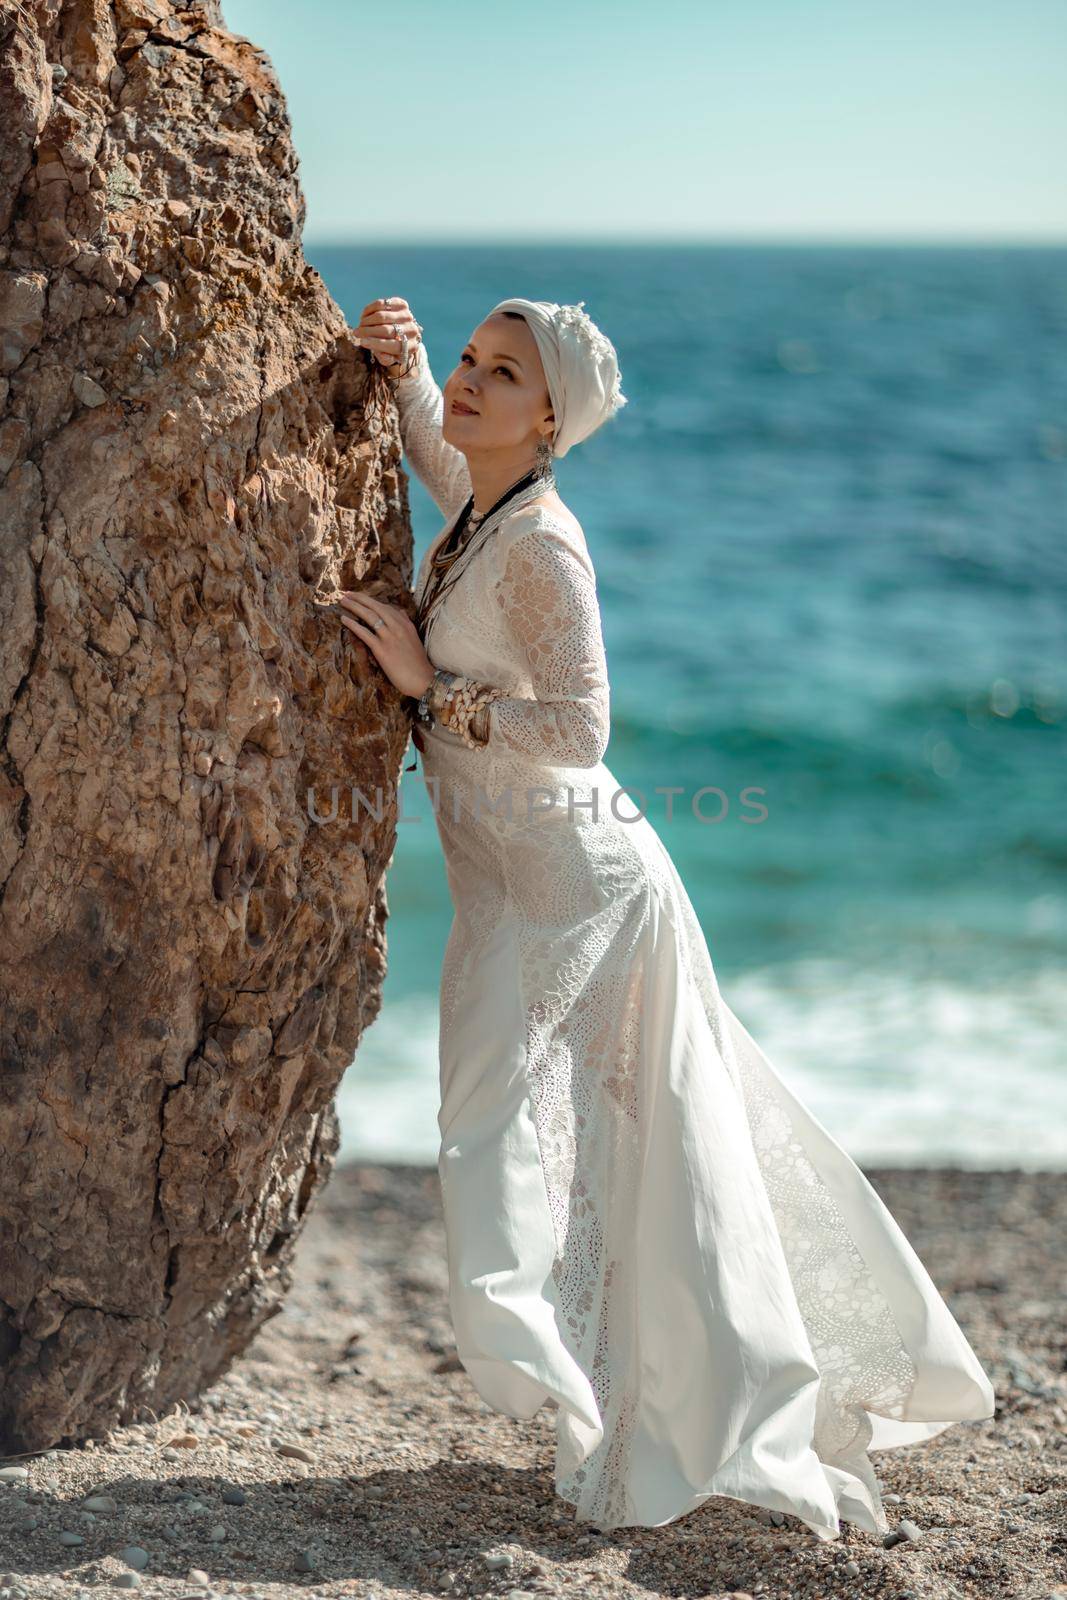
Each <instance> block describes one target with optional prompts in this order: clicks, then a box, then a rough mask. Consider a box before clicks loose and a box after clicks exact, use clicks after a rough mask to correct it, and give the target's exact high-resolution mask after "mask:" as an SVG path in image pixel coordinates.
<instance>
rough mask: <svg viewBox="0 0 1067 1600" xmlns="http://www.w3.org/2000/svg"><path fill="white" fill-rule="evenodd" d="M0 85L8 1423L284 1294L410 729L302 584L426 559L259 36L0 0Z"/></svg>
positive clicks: (97, 1411)
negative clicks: (357, 799) (309, 230)
mask: <svg viewBox="0 0 1067 1600" xmlns="http://www.w3.org/2000/svg"><path fill="white" fill-rule="evenodd" d="M0 105H2V106H3V115H2V129H0V557H2V568H0V628H2V638H3V643H2V650H0V663H2V666H0V730H2V738H0V886H2V889H0V893H2V901H0V984H2V994H0V1003H2V1004H0V1453H11V1452H13V1451H17V1450H29V1449H38V1448H42V1447H45V1446H48V1445H52V1444H54V1443H56V1442H59V1441H62V1440H64V1439H77V1438H80V1437H84V1436H88V1435H92V1434H99V1433H100V1432H102V1431H103V1430H104V1429H105V1428H106V1427H108V1426H109V1425H112V1424H114V1423H115V1422H117V1421H128V1420H130V1419H131V1418H133V1417H134V1416H136V1415H137V1414H139V1413H140V1412H141V1411H142V1409H143V1408H144V1407H146V1406H151V1407H152V1408H153V1409H154V1410H155V1411H157V1412H158V1411H160V1410H163V1409H165V1408H166V1407H167V1406H168V1405H170V1404H172V1403H173V1401H174V1400H175V1399H176V1398H178V1397H187V1396H190V1395H191V1394H193V1393H195V1391H196V1390H197V1389H199V1388H201V1387H202V1386H203V1385H205V1384H206V1383H208V1382H210V1381H212V1380H213V1379H214V1378H215V1377H216V1376H218V1375H219V1374H220V1373H221V1372H222V1371H223V1370H224V1369H225V1368H226V1367H227V1365H228V1364H229V1363H230V1362H231V1361H232V1359H233V1358H234V1356H235V1355H236V1354H237V1353H238V1352H239V1351H240V1350H241V1349H242V1348H243V1347H244V1346H245V1345H246V1344H247V1343H248V1341H249V1340H250V1339H251V1337H252V1336H253V1335H254V1333H255V1332H256V1330H257V1328H258V1327H259V1326H260V1325H261V1324H262V1323H263V1322H264V1320H265V1319H266V1318H268V1317H270V1316H271V1315H273V1314H274V1313H275V1312H276V1311H277V1310H278V1309H279V1305H280V1301H281V1298H282V1296H283V1295H284V1292H285V1290H286V1289H287V1288H288V1286H289V1270H290V1261H291V1257H292V1252H293V1247H294V1242H295V1240H296V1238H297V1236H298V1234H299V1232H300V1230H301V1228H302V1226H303V1221H304V1218H305V1216H306V1214H307V1209H308V1206H309V1203H310V1202H311V1200H312V1199H313V1197H314V1195H315V1194H316V1192H317V1191H318V1190H319V1188H320V1187H321V1185H322V1184H323V1182H324V1180H325V1178H326V1177H327V1176H328V1173H329V1171H330V1169H331V1166H332V1163H333V1158H334V1156H335V1153H336V1149H337V1144H338V1136H337V1123H336V1116H335V1112H334V1109H333V1103H332V1102H333V1096H334V1092H335V1090H336V1088H337V1085H338V1082H339V1080H340V1078H341V1076H342V1074H343V1072H344V1070H345V1068H346V1066H347V1065H348V1063H349V1062H350V1061H351V1059H352V1056H353V1053H354V1051H355V1048H356V1045H357V1043H358V1040H359V1037H360V1034H361V1032H362V1030H363V1028H365V1027H366V1026H367V1024H368V1023H369V1022H370V1021H371V1020H372V1019H373V1018H374V1016H375V1015H376V1014H377V1010H378V1007H379V1004H380V985H381V979H382V976H383V970H384V953H385V939H384V923H385V918H386V903H385V898H384V893H383V888H382V884H383V876H384V873H385V869H386V867H387V865H388V863H389V860H390V859H391V856H392V851H393V847H394V844H395V841H396V809H395V803H394V802H395V785H396V783H397V779H398V774H399V771H400V765H401V761H402V758H403V753H404V749H405V746H406V742H407V736H408V729H409V717H408V714H407V711H406V708H405V705H404V702H403V700H402V697H401V696H399V695H398V694H397V693H396V691H395V690H394V689H393V687H392V685H391V684H390V683H389V681H388V679H387V678H386V677H385V676H384V674H383V673H382V672H381V670H380V669H379V667H378V666H377V663H376V662H375V661H374V659H373V657H372V655H371V654H370V652H369V651H367V650H366V648H365V647H364V646H363V645H362V644H361V643H360V642H359V641H358V640H356V638H355V636H354V635H353V634H351V633H349V632H348V631H347V630H346V629H344V628H343V627H342V626H341V624H340V621H339V619H338V616H337V615H336V614H335V612H332V611H329V610H327V609H326V608H325V607H324V606H323V603H322V602H323V601H324V600H326V599H328V598H330V597H331V596H332V595H333V593H334V592H335V591H336V589H337V588H344V587H348V586H350V585H353V584H355V583H357V582H362V581H367V580H368V579H377V580H380V582H379V585H378V588H377V591H376V592H378V593H380V594H381V595H382V596H383V597H385V598H390V599H393V600H395V601H397V602H398V603H403V602H404V601H405V599H406V598H407V591H408V590H409V588H410V582H411V576H412V572H411V540H410V525H409V522H408V516H407V496H406V486H405V480H404V478H403V476H402V473H401V469H400V465H399V461H400V452H399V443H398V437H397V432H396V426H395V413H393V412H392V411H391V410H390V409H389V408H388V407H387V406H379V405H377V404H375V405H374V406H369V405H368V404H367V403H366V402H367V399H368V396H369V391H370V380H369V378H368V370H367V365H366V357H365V356H364V355H363V353H362V352H360V351H358V350H355V349H353V348H352V346H351V345H350V344H349V343H348V342H347V338H346V334H347V330H346V325H345V319H344V317H343V316H342V314H341V312H340V310H339V309H338V308H337V306H336V305H335V304H334V303H333V302H332V300H331V299H330V297H329V295H328V294H327V292H326V289H325V286H324V285H323V282H322V280H321V278H320V277H319V276H318V274H317V273H316V272H315V271H314V270H313V269H312V268H310V267H308V266H307V264H306V263H305V261H304V259H303V256H302V254H301V247H300V230H301V226H302V223H303V217H304V201H303V197H302V194H301V191H300V188H299V186H298V183H297V177H296V160H295V157H294V154H293V149H292V144H291V142H290V135H289V126H288V122H287V118H286V112H285V106H284V102H283V99H282V96H281V93H280V91H279V88H278V84H277V81H276V79H275V76H274V72H273V69H272V68H271V65H270V62H269V61H268V60H267V58H266V57H265V56H264V54H263V53H262V51H260V50H258V49H256V48H255V47H254V46H253V45H252V44H250V43H249V42H248V41H246V40H243V39H239V38H236V37H234V36H233V35H231V34H229V33H228V32H227V31H226V30H225V27H224V25H223V22H222V18H221V16H220V14H219V10H218V7H217V5H216V4H215V3H214V0H201V3H196V4H194V3H188V4H185V5H184V6H182V5H179V4H171V3H169V0H0ZM372 292H373V291H372ZM368 297H369V296H368ZM375 382H376V383H377V380H375ZM376 393H377V391H376ZM382 419H384V422H383V420H382ZM334 784H337V785H338V787H339V797H338V814H337V817H336V819H335V820H334V821H332V822H320V821H316V820H313V818H312V815H311V811H312V809H314V811H315V813H316V815H317V816H319V817H323V816H329V814H330V811H331V798H332V796H331V788H332V785H334ZM351 785H357V786H359V787H360V788H361V789H362V791H363V793H364V794H366V796H367V797H368V799H369V800H370V801H371V802H372V803H374V802H375V801H376V798H377V796H376V790H377V788H378V786H380V787H381V791H382V794H381V799H382V805H381V806H380V807H377V806H375V809H378V810H380V812H381V814H380V816H376V815H374V813H373V811H372V810H370V809H369V808H368V807H367V806H363V805H359V804H357V805H356V806H355V807H353V806H352V805H351V803H350V799H349V786H351ZM309 788H313V789H314V805H313V807H312V806H309V797H308V790H309Z"/></svg>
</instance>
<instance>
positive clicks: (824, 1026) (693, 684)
mask: <svg viewBox="0 0 1067 1600" xmlns="http://www.w3.org/2000/svg"><path fill="white" fill-rule="evenodd" d="M308 255H309V258H310V259H311V260H312V262H313V264H314V265H315V266H316V267H317V268H318V269H319V271H320V272H321V273H322V275H323V277H324V278H325V280H326V282H327V284H328V286H329V288H330V289H331V291H332V293H333V294H334V296H335V297H336V299H337V300H338V301H339V303H340V304H341V306H342V307H343V308H344V310H345V312H346V314H347V316H348V319H349V321H350V323H353V324H354V323H355V322H356V321H357V320H358V316H359V312H360V310H361V308H362V306H363V305H364V304H365V302H366V301H368V300H371V299H373V298H375V297H376V296H378V295H386V294H401V295H403V296H404V297H405V298H406V299H407V300H408V301H410V303H411V305H412V307H413V309H414V311H415V314H416V316H417V317H418V319H419V321H420V322H421V323H422V324H423V325H424V328H425V340H426V346H427V351H428V354H429V357H430V362H431V365H432V368H433V371H434V373H435V375H436V377H437V379H438V381H439V382H443V381H444V379H445V378H446V377H447V375H448V373H449V372H450V371H451V369H452V367H453V366H454V365H455V363H456V361H457V359H458V356H459V351H460V349H461V348H462V346H463V343H464V342H465V340H466V339H467V338H468V337H469V335H470V333H471V332H472V330H473V329H474V327H475V326H476V325H477V323H478V322H479V321H480V319H481V317H482V316H484V315H485V313H486V311H488V309H489V308H490V307H491V306H492V305H493V304H494V303H495V302H496V301H497V300H499V299H502V298H503V297H505V296H506V295H513V294H521V295H527V296H529V297H530V298H533V299H554V300H584V301H585V302H586V308H587V310H588V311H589V312H590V314H591V315H592V316H593V317H594V318H595V319H596V320H597V321H598V322H599V323H600V324H601V326H603V328H604V329H605V331H606V332H607V333H608V334H609V335H610V336H611V338H612V339H613V340H614V342H615V345H616V347H617V349H618V351H619V356H620V362H621V366H622V373H623V387H624V390H625V392H626V394H627V395H628V397H629V402H630V403H629V405H628V406H627V407H626V408H625V409H624V410H623V411H622V412H621V413H620V414H619V415H618V417H617V418H615V419H614V420H613V421H612V423H611V424H609V425H608V426H607V427H605V428H603V429H602V430H601V431H600V432H599V433H598V434H597V435H595V436H594V437H593V438H592V439H590V440H589V441H587V442H586V443H585V444H584V445H582V446H581V447H579V448H578V449H576V450H574V451H572V452H571V453H570V454H569V455H568V456H567V457H566V459H565V460H564V461H562V462H560V463H559V464H558V468H557V479H558V482H559V487H560V492H561V494H562V495H563V498H564V499H565V500H566V501H567V503H568V505H569V506H571V508H572V509H573V510H574V511H575V512H576V514H577V515H578V517H579V518H580V520H581V522H582V524H583V527H584V529H585V533H586V538H587V541H588V544H589V548H590V552H591V554H592V557H593V560H594V563H595V565H596V568H597V575H598V587H599V592H600V596H601V605H602V609H603V616H604V634H605V641H606V646H607V653H608V665H609V672H610V677H611V685H612V735H611V743H610V746H609V749H608V753H607V758H606V759H607V762H608V765H609V767H610V768H611V770H612V772H613V773H614V774H615V776H616V778H617V779H618V781H619V783H620V784H622V785H626V786H632V787H633V788H634V789H635V790H640V791H643V792H644V794H645V797H646V804H647V812H648V816H649V818H650V820H651V821H652V823H653V825H654V826H655V827H656V830H657V832H658V833H659V834H660V836H661V838H662V839H663V840H664V843H665V844H666V845H667V848H668V849H669V850H670V852H671V855H672V857H673V859H674V861H675V863H676V865H677V866H678V869H679V871H680V873H681V875H682V877H683V879H684V881H685V883H686V887H687V889H688V891H689V894H690V897H691V899H692V900H693V903H694V905H695V907H696V910H697V913H698V915H699V916H700V919H701V922H702V924H703V927H704V931H705V934H706V936H707V939H708V944H709V948H710V950H711V955H712V959H713V961H714V963H715V967H716V971H717V973H718V976H719V983H720V986H721V988H722V990H723V993H724V995H725V996H726V998H727V999H728V1001H729V1002H730V1004H731V1006H732V1007H733V1009H734V1010H735V1011H736V1012H737V1014H738V1016H739V1017H740V1018H741V1020H742V1021H743V1022H744V1023H745V1025H746V1027H747V1028H748V1029H749V1031H750V1032H751V1033H752V1034H753V1035H754V1036H755V1037H756V1038H757V1039H758V1040H759V1042H760V1043H761V1044H762V1045H763V1047H764V1049H765V1050H766V1051H767V1053H768V1055H769V1056H770V1058H771V1060H772V1061H773V1062H774V1063H775V1065H776V1067H777V1068H778V1070H779V1072H780V1073H781V1074H782V1076H783V1077H784V1078H785V1079H786V1081H787V1082H788V1083H789V1084H790V1086H791V1087H792V1088H793V1089H794V1090H795V1091H796V1092H798V1093H800V1094H801V1095H802V1096H803V1097H804V1098H805V1099H806V1100H807V1102H808V1104H809V1105H810V1106H811V1109H812V1110H813V1111H814V1112H815V1114H816V1116H818V1117H819V1118H820V1120H821V1121H823V1122H824V1124H825V1125H826V1126H827V1128H828V1129H829V1130H830V1132H831V1133H832V1134H833V1135H834V1136H835V1138H837V1139H838V1140H839V1141H840V1142H841V1143H843V1144H844V1145H845V1146H846V1148H848V1150H849V1151H850V1153H852V1154H853V1155H854V1156H855V1157H856V1159H858V1160H861V1161H865V1162H868V1163H875V1162H878V1161H883V1162H899V1163H919V1162H932V1161H944V1160H949V1161H959V1162H961V1163H963V1164H966V1165H998V1164H1014V1163H1018V1164H1021V1165H1034V1166H1049V1165H1056V1166H1065V1165H1067V1073H1065V1071H1064V1067H1065V1054H1067V1051H1065V1046H1064V1039H1065V1038H1067V829H1065V826H1064V816H1065V813H1067V807H1065V805H1064V774H1065V771H1067V526H1065V522H1067V518H1065V507H1067V356H1065V350H1067V341H1065V334H1067V251H1065V250H1057V249H1044V250H1041V249H1033V250H1025V249H994V248H990V249H969V248H956V249H948V248H917V249H915V248H901V249H891V248H886V247H873V248H826V247H807V248H799V247H798V248H783V247H772V248H768V247H739V246H687V247H666V248H665V247H661V246H649V247H623V246H609V247H601V248H589V247H584V246H583V247H570V248H559V247H553V248H551V249H544V250H543V251H540V252H539V251H537V250H531V249H529V248H525V247H523V248H518V247H507V248H505V247H485V248H473V249H469V248H459V247H428V246H427V247H418V248H414V247H410V246H408V247H400V246H397V247H393V248H388V247H376V248H374V249H367V250H363V249H351V248H343V249H342V248H326V247H322V246H320V247H318V248H317V249H316V248H312V249H310V250H309V251H308ZM410 492H411V504H412V514H413V519H414V526H415V534H416V554H417V555H418V554H421V552H422V550H423V549H424V548H425V546H426V544H427V543H428V541H429V540H430V538H431V537H432V536H433V535H434V534H435V533H436V532H437V531H438V529H439V527H440V517H439V514H438V512H437V510H436V508H435V506H434V505H433V502H432V501H431V499H430V498H429V496H428V494H427V493H426V492H425V490H424V489H423V488H422V486H421V485H420V484H419V483H418V482H417V480H415V479H414V478H413V479H412V483H411V491H410ZM406 759H407V761H408V762H410V761H411V760H413V759H414V750H413V748H411V749H409V754H408V756H407V758H406ZM657 785H659V786H671V785H673V786H679V787H681V788H682V790H683V793H682V794H681V795H680V796H676V798H675V801H674V808H675V809H674V815H673V818H670V819H669V818H668V816H667V809H666V805H667V802H666V799H665V797H664V796H663V795H660V794H657V793H656V792H655V790H656V787H657ZM708 785H710V786H715V787H717V788H718V789H720V790H722V791H723V793H724V794H725V796H726V799H727V802H728V806H727V809H726V815H725V816H724V817H723V819H722V820H721V821H720V822H717V823H709V822H701V821H699V820H698V819H697V817H695V816H694V815H693V812H692V809H691V802H692V796H693V793H694V791H696V790H697V789H700V788H702V787H704V786H708ZM747 788H752V789H754V790H756V789H758V790H760V791H762V793H760V794H759V795H756V796H754V797H753V798H754V799H756V800H759V801H760V802H761V803H762V805H763V806H764V807H766V812H767V814H766V818H765V820H763V821H761V822H759V823H755V824H754V823H753V822H751V821H748V822H746V821H744V820H742V819H743V818H744V817H745V816H748V817H751V816H752V815H754V814H757V813H754V812H753V808H752V806H751V805H750V806H748V807H746V806H745V805H744V804H743V803H742V792H743V791H744V790H746V789H747ZM402 792H403V796H404V806H405V812H406V813H408V814H409V815H410V816H411V817H412V819H413V820H411V821H409V822H404V823H402V824H401V825H400V826H399V828H398V842H397V848H396V853H395V856H394V860H393V864H392V866H391V868H390V872H389V878H388V885H387V888H388V899H389V908H390V918H389V922H388V925H387V934H388V940H389V973H388V978H387V980H386V985H385V992H384V997H383V1002H384V1003H383V1009H382V1013H381V1015H380V1017H379V1019H378V1021H377V1022H375V1023H374V1025H373V1026H372V1027H371V1029H370V1030H369V1031H368V1032H367V1034H366V1036H365V1038H364V1040H363V1043H362V1044H361V1046H360V1050H359V1054H358V1057H357V1060H356V1061H355V1063H354V1064H353V1066H352V1067H351V1069H350V1070H349V1072H348V1074H347V1076H346V1079H345V1082H344V1084H343V1086H342V1091H341V1096H340V1102H339V1105H340V1112H341V1118H342V1130H343V1140H344V1143H343V1148H342V1159H349V1158H352V1159H354V1158H357V1157H359V1158H367V1159H372V1158H373V1159H379V1158H380V1159H397V1160H409V1161H424V1162H426V1163H427V1164H431V1163H433V1162H434V1161H435V1160H436V1157H437V1125H436V1112H437V1058H436V1039H437V1034H436V1030H437V981H438V974H439V969H440V962H441V955H442V952H443V949H444V941H445V938H446V936H447V933H448V926H449V922H450V920H451V905H450V903H449V900H448V893H447V888H446V883H445V876H444V869H443V864H442V862H441V855H440V844H439V841H438V837H437V831H436V827H435V825H434V821H433V817H432V813H431V810H430V804H429V797H428V796H427V794H426V792H425V787H424V785H423V783H422V780H421V774H420V772H415V773H405V774H404V778H403V791H402ZM701 804H702V806H703V808H704V814H705V815H706V816H709V817H714V816H715V815H716V814H717V812H718V810H719V809H720V806H721V802H720V801H718V800H717V799H716V797H715V796H714V795H712V794H709V795H707V796H706V797H705V798H704V800H703V801H702V802H701ZM417 817H420V818H421V820H419V821H417V820H414V819H415V818H417Z"/></svg>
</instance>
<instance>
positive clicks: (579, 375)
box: [489, 300, 627, 456]
mask: <svg viewBox="0 0 1067 1600" xmlns="http://www.w3.org/2000/svg"><path fill="white" fill-rule="evenodd" d="M584 305H585V301H584V300H579V302H578V304H577V305H576V306H561V305H557V304H556V302H555V301H554V300H501V302H500V304H499V305H496V306H494V307H493V310H492V311H491V312H490V313H489V315H490V316H492V315H493V314H494V313H495V312H497V311H521V313H522V315H523V316H524V317H525V318H526V321H527V322H528V323H529V325H530V329H531V331H532V333H533V336H534V338H535V339H536V340H537V348H538V351H539V352H540V356H541V365H542V366H543V367H544V369H545V382H546V383H547V385H548V394H549V399H550V400H551V401H552V410H553V413H554V414H555V418H556V431H555V434H554V435H553V439H552V454H553V455H554V456H565V455H566V454H567V451H568V450H569V449H570V447H571V445H572V444H580V443H581V441H582V440H583V439H588V437H589V435H590V434H591V433H595V432H596V430H597V428H599V427H600V424H601V423H602V422H606V421H607V420H608V418H609V417H611V416H613V415H614V413H615V412H616V411H618V410H619V409H620V408H621V407H622V406H624V405H626V403H627V400H626V396H625V395H624V394H623V392H622V389H621V388H620V381H621V380H620V376H619V361H618V357H617V356H616V354H615V347H614V345H613V344H612V342H611V340H610V339H609V338H608V337H607V335H606V334H603V333H601V331H600V329H599V328H598V327H597V325H596V323H595V322H594V321H593V319H592V317H590V315H589V314H588V312H586V311H583V310H582V307H583V306H584Z"/></svg>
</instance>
